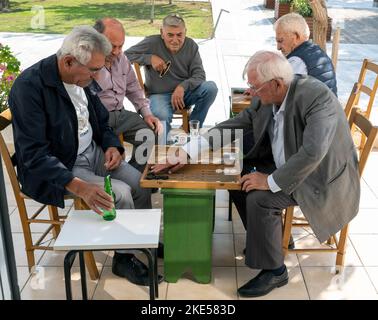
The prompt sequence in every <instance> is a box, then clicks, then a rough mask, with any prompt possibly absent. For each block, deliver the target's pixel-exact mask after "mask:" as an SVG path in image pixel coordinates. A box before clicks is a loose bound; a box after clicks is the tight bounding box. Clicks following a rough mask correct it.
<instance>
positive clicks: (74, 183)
mask: <svg viewBox="0 0 378 320" xmlns="http://www.w3.org/2000/svg"><path fill="white" fill-rule="evenodd" d="M66 189H67V190H68V191H70V192H71V193H73V194H74V195H76V196H78V197H80V198H82V199H83V200H84V201H85V203H86V204H87V205H88V207H89V208H90V209H92V210H93V211H95V212H96V213H98V214H99V215H101V216H102V215H103V212H102V210H112V208H114V201H113V197H111V196H110V195H108V194H107V193H106V192H105V191H104V189H103V188H102V187H101V186H98V185H96V184H93V183H88V182H85V181H83V180H81V179H79V178H77V177H75V178H74V179H72V180H71V181H70V182H69V183H68V184H67V185H66Z"/></svg>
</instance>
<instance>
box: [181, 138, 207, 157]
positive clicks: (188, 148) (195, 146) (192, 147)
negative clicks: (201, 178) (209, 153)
mask: <svg viewBox="0 0 378 320" xmlns="http://www.w3.org/2000/svg"><path fill="white" fill-rule="evenodd" d="M181 148H182V149H183V150H184V151H185V152H186V153H187V154H188V155H189V157H190V159H191V162H192V163H193V162H197V160H198V158H199V155H200V154H201V152H202V151H203V150H207V149H209V142H208V141H207V140H206V139H205V138H204V137H201V136H200V137H199V139H192V140H190V141H189V142H188V143H186V144H184V145H183V146H182V147H181Z"/></svg>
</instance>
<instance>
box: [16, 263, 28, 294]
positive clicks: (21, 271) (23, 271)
mask: <svg viewBox="0 0 378 320" xmlns="http://www.w3.org/2000/svg"><path fill="white" fill-rule="evenodd" d="M29 277H30V272H29V268H28V267H17V280H18V287H19V289H20V292H21V290H22V289H23V288H24V286H25V284H26V282H27V281H28V279H29Z"/></svg>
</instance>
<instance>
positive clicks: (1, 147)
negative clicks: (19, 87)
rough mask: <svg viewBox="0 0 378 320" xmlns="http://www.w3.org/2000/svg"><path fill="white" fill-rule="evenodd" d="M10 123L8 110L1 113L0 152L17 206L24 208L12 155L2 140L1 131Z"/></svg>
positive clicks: (10, 115)
mask: <svg viewBox="0 0 378 320" xmlns="http://www.w3.org/2000/svg"><path fill="white" fill-rule="evenodd" d="M11 123H12V114H11V112H10V110H9V109H7V110H6V111H4V112H3V113H2V119H1V126H0V151H1V156H2V158H3V160H4V164H5V168H6V169H7V173H8V176H9V180H10V182H11V185H12V189H13V193H14V196H15V199H16V202H17V206H18V207H19V208H20V207H25V201H24V200H23V199H22V198H21V196H20V194H21V189H20V185H19V183H18V179H17V174H16V170H15V166H14V165H13V163H12V155H11V154H10V152H9V149H8V146H7V144H6V142H5V140H4V137H3V134H2V131H3V130H4V129H5V128H7V127H8V126H9V125H10V124H11Z"/></svg>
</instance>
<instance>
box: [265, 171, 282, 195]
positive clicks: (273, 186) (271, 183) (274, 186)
mask: <svg viewBox="0 0 378 320" xmlns="http://www.w3.org/2000/svg"><path fill="white" fill-rule="evenodd" d="M268 185H269V189H270V191H272V192H273V193H276V192H278V191H281V188H280V187H279V186H278V185H277V183H276V181H274V179H273V175H272V174H270V175H269V176H268Z"/></svg>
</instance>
